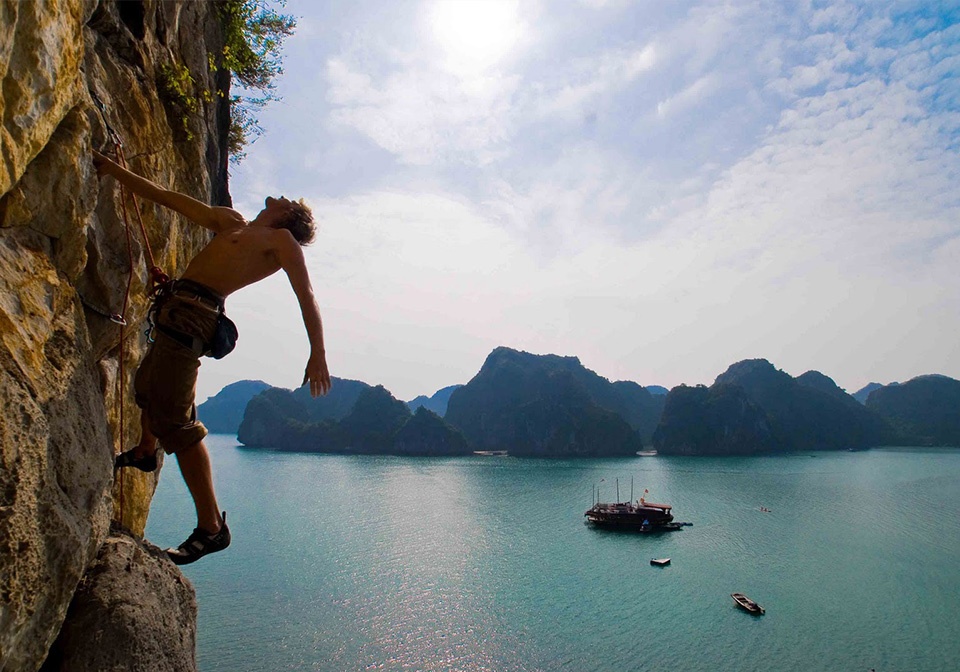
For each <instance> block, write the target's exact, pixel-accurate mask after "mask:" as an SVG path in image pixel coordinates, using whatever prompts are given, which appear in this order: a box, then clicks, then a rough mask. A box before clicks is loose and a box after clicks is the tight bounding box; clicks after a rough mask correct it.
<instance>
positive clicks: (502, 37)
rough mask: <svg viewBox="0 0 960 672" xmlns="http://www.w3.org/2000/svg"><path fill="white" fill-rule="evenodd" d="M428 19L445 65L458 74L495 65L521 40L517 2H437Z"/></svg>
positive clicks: (470, 0) (443, 0)
mask: <svg viewBox="0 0 960 672" xmlns="http://www.w3.org/2000/svg"><path fill="white" fill-rule="evenodd" d="M431 19H432V21H431V23H432V28H433V33H434V36H435V37H436V39H437V41H438V42H439V43H440V45H441V47H442V48H443V50H444V52H445V55H446V57H447V60H448V65H449V66H450V67H451V68H452V69H453V70H455V71H460V72H479V71H482V70H485V69H487V68H489V67H491V66H493V65H495V64H496V63H497V62H498V61H499V60H500V59H502V58H503V57H504V56H505V55H506V54H507V53H508V52H509V51H510V49H511V47H513V45H514V43H515V42H516V41H517V38H518V37H519V36H520V22H519V19H518V17H517V2H516V0H440V2H437V3H436V5H434V8H433V12H432V16H431Z"/></svg>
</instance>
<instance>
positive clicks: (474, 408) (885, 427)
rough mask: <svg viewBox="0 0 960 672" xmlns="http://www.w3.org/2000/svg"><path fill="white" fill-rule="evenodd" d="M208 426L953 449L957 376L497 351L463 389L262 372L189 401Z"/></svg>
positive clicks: (664, 446) (452, 451)
mask: <svg viewBox="0 0 960 672" xmlns="http://www.w3.org/2000/svg"><path fill="white" fill-rule="evenodd" d="M199 412H200V415H201V419H202V420H203V422H204V423H205V424H207V426H208V427H209V428H210V429H211V431H218V432H228V433H234V432H236V433H237V435H238V439H239V440H240V442H241V443H243V444H245V445H246V446H248V447H250V448H257V449H272V450H293V451H307V452H332V453H362V454H393V455H433V456H455V455H469V454H472V453H473V452H474V451H508V453H509V454H510V455H513V456H518V457H546V458H569V457H614V456H630V455H635V454H636V453H637V452H638V451H640V450H643V449H644V448H650V447H652V448H655V449H656V450H657V451H658V453H659V454H662V455H713V456H720V455H767V454H776V453H784V452H793V451H818V450H863V449H867V448H870V447H874V446H880V445H916V446H960V381H956V380H954V379H952V378H948V377H946V376H940V375H930V376H919V377H917V378H914V379H912V380H910V381H908V382H906V383H891V384H890V385H880V384H878V383H871V384H870V385H868V386H866V387H865V388H863V390H860V391H858V392H857V393H855V394H854V395H851V394H848V393H847V392H845V391H844V390H843V389H841V388H840V387H839V386H838V385H837V384H836V383H835V382H834V381H833V380H832V379H831V378H830V377H828V376H826V375H824V374H823V373H820V372H818V371H808V372H806V373H804V374H802V375H800V376H797V377H793V376H790V375H789V374H787V373H785V372H783V371H781V370H779V369H777V368H776V367H775V366H774V365H773V364H771V363H770V362H768V361H767V360H765V359H752V360H744V361H741V362H737V363H735V364H732V365H731V366H730V367H729V368H728V369H727V370H726V371H725V372H723V373H721V374H720V375H719V376H717V378H716V380H715V381H714V383H713V385H711V386H709V387H707V386H703V385H698V386H693V387H690V386H686V385H679V386H677V387H675V388H673V389H672V390H669V392H668V391H667V390H666V389H665V388H662V387H659V386H656V385H650V386H646V387H644V386H642V385H640V384H638V383H634V382H631V381H615V382H611V381H609V380H608V379H606V378H604V377H602V376H600V375H598V374H597V373H595V372H593V371H591V370H589V369H587V368H586V367H584V366H583V365H582V364H581V363H580V360H579V359H577V358H576V357H563V356H558V355H534V354H531V353H527V352H523V351H519V350H514V349H511V348H507V347H499V348H496V349H494V350H493V351H492V352H491V353H490V355H488V357H487V358H486V360H485V361H484V363H483V366H482V367H481V368H480V371H479V372H478V373H477V374H476V375H475V376H474V377H473V378H472V379H471V380H470V381H468V382H467V383H466V384H464V385H451V386H448V387H445V388H443V389H441V390H438V391H437V392H436V393H434V394H433V395H431V396H426V395H422V396H419V397H416V398H415V399H413V400H410V401H407V402H404V401H400V400H398V399H396V398H395V397H394V396H393V395H392V394H391V393H390V392H389V391H388V390H386V389H385V388H384V387H383V386H372V385H369V384H367V383H364V382H362V381H356V380H347V379H339V378H334V385H333V388H332V390H331V392H330V394H329V395H327V396H326V397H320V398H317V399H312V398H311V397H310V395H309V392H308V391H307V390H306V389H305V388H301V389H299V390H286V389H282V388H275V387H270V386H269V385H267V384H266V383H263V382H262V381H240V382H239V383H234V384H232V385H228V386H227V387H225V388H224V389H223V390H222V391H221V392H220V393H219V394H217V395H216V396H214V397H211V398H210V399H208V400H207V401H206V402H204V404H201V405H200V407H199Z"/></svg>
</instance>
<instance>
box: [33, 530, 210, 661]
mask: <svg viewBox="0 0 960 672" xmlns="http://www.w3.org/2000/svg"><path fill="white" fill-rule="evenodd" d="M196 619H197V601H196V596H195V593H194V590H193V586H192V585H190V582H189V581H187V579H185V578H184V576H183V574H181V573H180V570H178V569H177V567H176V565H174V564H173V563H172V562H170V560H169V559H168V558H167V557H166V554H164V552H163V551H161V550H160V549H159V548H157V547H156V546H154V545H152V544H149V543H146V542H143V541H139V540H137V539H136V538H134V537H133V536H131V535H130V534H129V533H127V532H124V531H122V530H120V529H119V528H114V530H113V531H112V534H111V535H110V536H109V537H108V538H107V540H106V541H105V542H104V544H103V546H101V547H100V553H99V555H98V556H97V559H96V561H95V562H94V563H93V565H92V566H91V567H90V569H89V570H88V571H87V573H86V575H85V576H84V577H83V581H81V582H80V586H79V588H78V589H77V594H76V597H75V598H74V600H73V603H72V604H71V605H70V611H69V613H68V615H67V620H66V623H65V624H64V627H63V630H62V631H61V632H60V636H59V637H58V638H57V641H56V643H55V644H54V645H53V648H52V649H51V652H50V657H49V658H48V659H47V662H46V663H45V664H44V666H43V672H59V671H62V672H111V671H114V672H140V671H142V672H188V671H191V670H196V667H197V665H196V655H195V650H196V638H197V630H196Z"/></svg>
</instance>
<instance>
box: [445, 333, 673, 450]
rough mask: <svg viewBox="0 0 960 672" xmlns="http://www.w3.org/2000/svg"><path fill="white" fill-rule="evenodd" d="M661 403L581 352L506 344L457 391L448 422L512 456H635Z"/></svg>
mask: <svg viewBox="0 0 960 672" xmlns="http://www.w3.org/2000/svg"><path fill="white" fill-rule="evenodd" d="M660 403H662V402H658V401H657V400H655V399H654V397H653V395H651V394H650V393H649V392H648V391H647V390H645V389H644V388H642V387H641V386H639V385H636V384H635V383H611V382H610V381H608V380H607V379H605V378H602V377H601V376H598V375H597V374H596V373H594V372H593V371H590V370H588V369H586V368H585V367H584V366H583V365H582V364H581V363H580V360H579V359H577V358H576V357H560V356H557V355H532V354H530V353H527V352H520V351H517V350H512V349H510V348H504V347H500V348H497V349H495V350H494V351H493V352H492V353H490V355H489V356H488V357H487V359H486V361H485V362H484V364H483V366H482V367H481V369H480V371H479V373H477V375H476V376H474V378H473V379H472V380H471V381H470V382H469V383H467V384H466V385H464V386H463V387H461V388H460V389H458V390H456V391H455V392H454V393H453V394H452V395H451V396H450V401H449V404H448V406H447V414H446V416H445V419H446V420H447V422H449V423H450V424H451V425H453V426H455V427H457V428H458V429H460V431H462V432H463V434H464V436H466V437H467V440H468V441H470V443H471V445H473V447H474V448H475V449H477V450H508V451H510V454H511V455H524V456H537V457H587V456H590V457H598V456H609V455H633V454H635V453H636V451H637V450H640V449H641V448H642V438H641V434H640V433H639V432H638V430H641V429H642V430H643V431H648V432H649V433H650V434H652V433H653V429H654V428H655V427H656V423H657V420H658V419H659V414H660V408H662V407H661V406H660Z"/></svg>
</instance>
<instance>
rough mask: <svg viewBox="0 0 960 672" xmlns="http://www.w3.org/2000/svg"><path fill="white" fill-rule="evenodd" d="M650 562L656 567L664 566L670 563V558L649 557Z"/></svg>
mask: <svg viewBox="0 0 960 672" xmlns="http://www.w3.org/2000/svg"><path fill="white" fill-rule="evenodd" d="M650 564H651V565H656V566H657V567H666V566H667V565H669V564H670V558H651V559H650Z"/></svg>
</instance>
